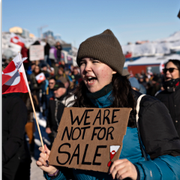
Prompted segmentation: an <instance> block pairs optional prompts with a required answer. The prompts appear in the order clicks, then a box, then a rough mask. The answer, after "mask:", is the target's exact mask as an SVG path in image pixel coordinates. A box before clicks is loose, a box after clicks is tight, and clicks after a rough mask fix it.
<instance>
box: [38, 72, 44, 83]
mask: <svg viewBox="0 0 180 180" xmlns="http://www.w3.org/2000/svg"><path fill="white" fill-rule="evenodd" d="M45 79H46V77H45V75H44V73H40V74H38V75H37V76H36V80H37V82H38V83H41V82H43V81H44V80H45Z"/></svg>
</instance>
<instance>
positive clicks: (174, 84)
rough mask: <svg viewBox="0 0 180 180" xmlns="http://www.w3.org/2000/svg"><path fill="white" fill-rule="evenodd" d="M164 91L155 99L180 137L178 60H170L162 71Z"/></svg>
mask: <svg viewBox="0 0 180 180" xmlns="http://www.w3.org/2000/svg"><path fill="white" fill-rule="evenodd" d="M163 72H164V77H165V81H164V84H163V88H164V90H163V91H162V90H161V91H159V92H158V93H156V98H158V99H159V100H160V101H161V102H163V103H164V104H165V105H166V107H167V108H168V110H169V113H170V115H171V117H172V120H173V123H174V125H175V127H176V130H177V132H178V134H179V137H180V111H179V110H180V60H177V59H170V60H169V61H168V62H167V63H165V68H164V69H163Z"/></svg>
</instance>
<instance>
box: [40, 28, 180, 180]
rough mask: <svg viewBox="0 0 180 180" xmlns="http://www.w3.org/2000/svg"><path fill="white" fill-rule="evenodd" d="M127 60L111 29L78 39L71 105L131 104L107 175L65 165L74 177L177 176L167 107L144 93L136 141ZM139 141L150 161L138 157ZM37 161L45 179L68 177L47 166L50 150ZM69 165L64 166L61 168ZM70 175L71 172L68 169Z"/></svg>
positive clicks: (177, 150)
mask: <svg viewBox="0 0 180 180" xmlns="http://www.w3.org/2000/svg"><path fill="white" fill-rule="evenodd" d="M124 62H125V58H124V55H123V53H122V49H121V46H120V44H119V42H118V40H117V38H116V37H115V36H114V34H113V33H112V32H111V31H110V30H106V31H104V32H103V33H101V34H99V35H96V36H93V37H90V38H88V39H86V40H85V41H84V42H82V43H81V45H80V47H79V50H78V54H77V63H78V65H79V67H80V74H81V77H82V81H81V82H80V84H79V86H78V88H77V91H76V93H75V96H76V98H75V100H74V105H73V106H74V107H98V108H105V107H106V108H108V107H130V108H132V109H133V110H132V112H131V114H130V118H129V122H128V127H127V130H126V135H125V136H124V139H123V147H122V151H121V155H120V158H119V159H118V160H115V161H114V162H113V164H112V166H111V167H110V169H109V174H108V173H101V172H96V171H90V170H89V171H87V170H78V169H68V170H69V171H70V170H72V171H73V176H74V177H71V178H72V179H112V178H113V179H115V178H117V179H125V178H131V179H134V180H135V179H141V180H142V179H164V180H165V179H167V180H169V179H179V178H180V171H179V169H180V139H179V138H178V134H177V132H176V131H175V128H174V125H173V123H172V121H171V117H170V116H169V114H168V112H167V109H166V107H165V106H164V105H163V104H162V103H161V102H160V101H159V100H157V99H156V98H153V97H151V96H147V95H146V96H145V97H143V98H142V100H141V104H140V112H139V129H140V139H138V131H137V127H136V122H135V115H136V114H135V112H136V111H135V105H136V100H137V98H138V97H139V96H140V93H139V92H136V91H134V90H132V88H131V86H130V83H129V81H128V79H127V78H126V77H124V76H122V70H123V66H124ZM140 142H142V143H143V147H144V148H145V150H146V153H147V158H148V160H147V161H145V157H143V156H142V152H141V148H140ZM40 151H41V154H40V158H39V160H38V161H37V165H38V166H39V167H40V168H41V169H42V170H43V171H44V172H45V173H44V174H45V177H46V178H47V179H56V180H57V179H58V180H59V179H66V178H67V179H68V178H69V177H67V174H64V173H63V168H61V167H55V166H52V165H49V166H48V163H47V162H48V158H49V154H50V151H49V150H48V149H47V147H46V146H45V148H44V149H43V148H42V147H41V148H40ZM65 169H67V168H65ZM68 175H71V174H70V173H69V174H68Z"/></svg>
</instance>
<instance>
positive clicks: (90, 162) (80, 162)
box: [49, 107, 131, 172]
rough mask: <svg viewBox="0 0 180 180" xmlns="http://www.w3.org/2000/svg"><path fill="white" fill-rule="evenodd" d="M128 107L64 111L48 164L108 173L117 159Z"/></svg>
mask: <svg viewBox="0 0 180 180" xmlns="http://www.w3.org/2000/svg"><path fill="white" fill-rule="evenodd" d="M130 111H131V108H75V107H70V108H65V109H64V113H63V115H62V118H61V122H60V124H59V127H58V134H57V136H56V139H55V141H54V143H53V146H52V149H51V153H50V158H49V161H50V164H52V165H56V166H65V167H69V168H76V169H85V170H94V171H100V172H108V169H109V166H110V164H111V162H113V161H114V160H116V159H118V158H119V156H120V152H121V149H122V141H123V137H124V135H125V133H126V128H127V124H128V119H129V113H130Z"/></svg>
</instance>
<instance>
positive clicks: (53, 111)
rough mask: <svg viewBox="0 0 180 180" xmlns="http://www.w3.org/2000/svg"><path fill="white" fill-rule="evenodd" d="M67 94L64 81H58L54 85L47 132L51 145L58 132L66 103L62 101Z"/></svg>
mask: <svg viewBox="0 0 180 180" xmlns="http://www.w3.org/2000/svg"><path fill="white" fill-rule="evenodd" d="M65 94H66V88H65V86H64V84H63V83H62V82H56V84H55V85H54V98H50V100H49V108H48V116H47V126H46V133H47V134H48V135H49V138H50V140H51V145H52V143H53V141H54V138H55V137H56V134H57V129H58V125H59V122H60V120H61V116H62V113H63V110H64V104H63V103H62V102H61V101H62V100H63V98H64V95H65Z"/></svg>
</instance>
